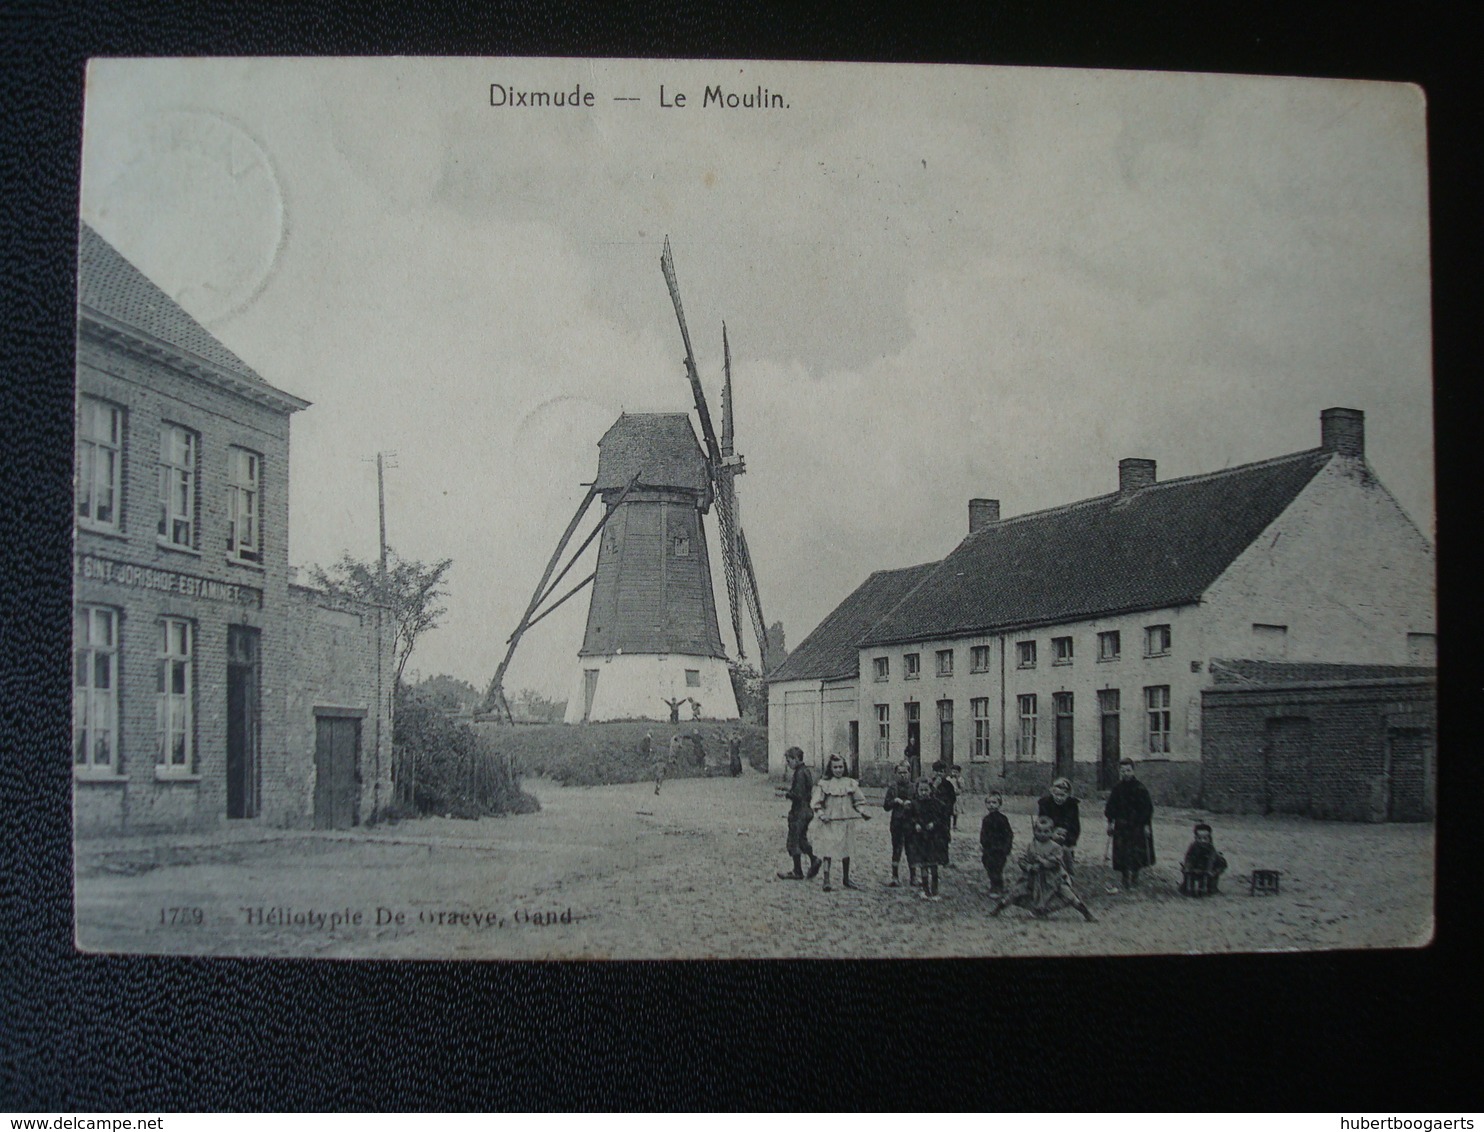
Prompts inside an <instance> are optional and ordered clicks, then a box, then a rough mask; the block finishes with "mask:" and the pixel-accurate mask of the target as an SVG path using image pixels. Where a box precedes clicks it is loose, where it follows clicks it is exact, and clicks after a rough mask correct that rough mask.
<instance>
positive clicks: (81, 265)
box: [77, 224, 308, 408]
mask: <svg viewBox="0 0 1484 1132" xmlns="http://www.w3.org/2000/svg"><path fill="white" fill-rule="evenodd" d="M77 258H78V269H77V295H78V305H79V306H80V307H81V308H82V312H83V314H84V315H86V314H88V313H93V314H97V315H102V316H104V318H106V319H107V320H109V321H111V322H113V323H118V324H122V326H123V327H126V328H128V329H130V330H135V331H139V332H142V333H143V334H145V335H147V336H148V337H149V338H151V339H154V340H155V341H156V342H159V343H163V344H164V345H166V346H172V347H174V348H175V349H176V350H179V351H182V352H184V353H185V354H186V355H191V356H194V358H196V359H199V360H201V361H204V362H206V363H208V365H209V367H211V368H214V369H215V370H218V371H222V372H223V373H224V374H226V375H227V376H228V377H229V378H230V379H231V380H232V382H233V383H234V385H236V386H239V387H240V388H239V392H246V393H247V394H248V395H250V396H251V395H253V394H254V393H256V394H259V395H261V397H262V398H263V399H269V400H272V401H274V402H278V403H282V404H281V407H285V408H303V407H304V406H306V405H307V404H308V402H307V401H303V400H301V399H300V398H297V397H294V396H293V395H292V394H288V393H284V392H283V391H282V390H281V389H275V388H274V387H273V386H272V385H269V384H268V383H267V382H266V381H264V380H263V379H262V378H261V377H259V376H258V374H257V373H256V372H255V371H254V370H253V368H252V367H251V366H249V365H248V364H247V363H246V362H244V361H243V360H242V359H241V358H239V357H238V356H237V355H236V354H234V353H232V351H231V350H229V349H227V348H226V347H225V346H223V345H222V344H221V343H220V342H218V341H217V340H216V338H215V337H213V336H212V334H211V332H210V331H209V330H207V329H206V328H205V327H204V326H202V325H201V324H200V323H199V322H197V321H196V320H195V319H194V318H192V317H191V316H190V315H189V314H187V313H186V312H185V310H184V308H182V307H181V305H180V304H179V303H177V302H176V301H175V300H174V299H172V298H171V297H170V296H169V295H167V294H165V292H164V291H162V290H161V289H160V288H159V287H157V286H156V285H155V284H154V283H152V282H150V280H149V278H148V277H147V276H146V275H145V274H144V273H143V272H142V271H140V270H139V269H138V268H137V267H135V266H134V265H133V264H132V263H130V262H129V261H128V260H127V259H125V258H124V257H123V256H122V255H120V254H119V253H118V251H117V250H116V249H115V248H114V246H113V245H112V244H110V243H109V242H108V241H107V240H105V239H104V238H103V237H102V236H100V235H98V233H97V232H95V231H93V229H92V228H90V227H89V226H88V225H86V224H84V225H82V231H81V233H80V236H79V240H78V257H77Z"/></svg>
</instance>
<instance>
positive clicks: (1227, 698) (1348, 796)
mask: <svg viewBox="0 0 1484 1132" xmlns="http://www.w3.org/2000/svg"><path fill="white" fill-rule="evenodd" d="M1211 677H1212V682H1211V686H1210V687H1208V688H1206V689H1205V690H1204V691H1203V692H1202V693H1201V734H1202V737H1203V743H1202V769H1203V775H1202V780H1203V781H1202V801H1203V802H1204V803H1205V805H1206V806H1208V807H1209V808H1211V809H1213V810H1222V811H1226V812H1228V813H1258V814H1273V813H1276V814H1307V815H1309V816H1311V817H1317V818H1339V819H1343V820H1346V821H1430V820H1431V819H1432V818H1433V817H1434V816H1435V815H1436V812H1437V726H1438V724H1437V691H1438V685H1437V670H1436V669H1435V668H1432V667H1426V666H1402V665H1392V666H1388V665H1361V664H1285V663H1281V662H1272V661H1213V662H1212V664H1211Z"/></svg>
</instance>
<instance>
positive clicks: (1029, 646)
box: [1015, 641, 1036, 668]
mask: <svg viewBox="0 0 1484 1132" xmlns="http://www.w3.org/2000/svg"><path fill="white" fill-rule="evenodd" d="M1015 667H1016V668H1034V667H1036V642H1035V641H1017V642H1016V643H1015Z"/></svg>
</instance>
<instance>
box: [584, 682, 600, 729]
mask: <svg viewBox="0 0 1484 1132" xmlns="http://www.w3.org/2000/svg"><path fill="white" fill-rule="evenodd" d="M601 671H602V669H600V668H584V669H583V670H582V722H583V723H586V722H587V721H588V719H589V718H591V716H592V714H593V697H594V696H596V695H597V694H598V673H599V672H601Z"/></svg>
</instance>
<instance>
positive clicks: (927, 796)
mask: <svg viewBox="0 0 1484 1132" xmlns="http://www.w3.org/2000/svg"><path fill="white" fill-rule="evenodd" d="M960 773H961V772H959V771H958V768H957V767H953V768H946V767H944V765H943V764H942V763H934V764H933V775H932V777H931V778H919V779H918V780H917V781H916V782H913V781H912V769H911V767H910V766H908V765H907V764H906V763H902V764H901V765H899V766H898V767H897V769H896V778H895V780H894V781H893V782H892V784H891V785H890V786H888V787H887V788H886V797H885V798H884V799H883V800H882V803H881V805H882V808H883V809H884V810H886V812H887V813H889V814H890V815H891V880H890V881H889V882H887V884H888V887H890V888H897V887H898V886H899V885H900V884H901V866H902V855H903V853H905V854H906V857H907V884H908V885H909V887H911V888H914V889H918V888H919V882H918V875H919V873H920V874H921V877H922V880H921V887H920V889H919V895H920V896H921V897H922V898H923V899H924V900H937V899H939V894H938V869H939V868H940V867H941V868H946V867H948V865H949V863H950V862H949V860H948V845H949V842H950V841H951V840H952V839H953V830H954V828H955V827H956V826H957V825H958V794H959V787H960V782H961V780H960V779H959V774H960Z"/></svg>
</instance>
